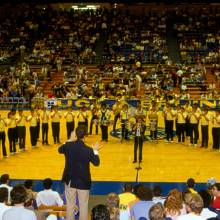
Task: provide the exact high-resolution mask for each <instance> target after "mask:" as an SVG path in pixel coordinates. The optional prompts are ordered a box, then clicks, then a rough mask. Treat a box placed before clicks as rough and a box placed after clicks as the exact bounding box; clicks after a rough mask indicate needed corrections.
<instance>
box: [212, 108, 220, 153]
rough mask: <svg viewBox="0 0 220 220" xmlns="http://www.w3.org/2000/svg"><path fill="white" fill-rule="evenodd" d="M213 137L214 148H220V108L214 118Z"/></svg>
mask: <svg viewBox="0 0 220 220" xmlns="http://www.w3.org/2000/svg"><path fill="white" fill-rule="evenodd" d="M212 123H213V128H212V138H213V150H219V147H220V110H217V111H216V112H215V115H214V117H213V119H212Z"/></svg>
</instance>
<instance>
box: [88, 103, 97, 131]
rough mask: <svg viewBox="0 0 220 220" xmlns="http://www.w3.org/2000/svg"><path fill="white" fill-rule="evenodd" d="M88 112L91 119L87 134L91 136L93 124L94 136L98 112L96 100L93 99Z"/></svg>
mask: <svg viewBox="0 0 220 220" xmlns="http://www.w3.org/2000/svg"><path fill="white" fill-rule="evenodd" d="M90 110H91V113H92V118H91V121H90V129H89V134H90V135H91V134H92V128H93V124H95V128H96V129H95V133H96V135H97V134H98V111H99V106H98V104H97V100H96V99H94V100H93V102H92V105H91V106H90Z"/></svg>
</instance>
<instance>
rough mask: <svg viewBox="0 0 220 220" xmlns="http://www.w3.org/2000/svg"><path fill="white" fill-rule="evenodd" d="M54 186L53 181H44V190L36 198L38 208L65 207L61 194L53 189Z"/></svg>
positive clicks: (48, 179)
mask: <svg viewBox="0 0 220 220" xmlns="http://www.w3.org/2000/svg"><path fill="white" fill-rule="evenodd" d="M52 184H53V181H52V179H50V178H46V179H45V180H44V181H43V185H44V190H43V191H40V192H39V193H38V194H37V197H36V202H37V207H38V208H40V207H42V206H59V207H61V206H63V200H62V199H61V198H60V195H59V193H58V192H56V191H53V190H52V189H51V187H52Z"/></svg>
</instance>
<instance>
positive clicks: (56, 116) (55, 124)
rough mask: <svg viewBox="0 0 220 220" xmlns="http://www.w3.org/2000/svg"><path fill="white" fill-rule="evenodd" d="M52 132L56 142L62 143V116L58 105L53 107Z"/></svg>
mask: <svg viewBox="0 0 220 220" xmlns="http://www.w3.org/2000/svg"><path fill="white" fill-rule="evenodd" d="M50 116H51V121H52V133H53V139H54V144H60V119H61V118H62V116H61V114H60V112H58V109H57V107H56V106H53V107H52V108H51V115H50Z"/></svg>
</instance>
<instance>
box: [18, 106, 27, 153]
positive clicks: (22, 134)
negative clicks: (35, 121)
mask: <svg viewBox="0 0 220 220" xmlns="http://www.w3.org/2000/svg"><path fill="white" fill-rule="evenodd" d="M18 114H19V115H18V117H17V119H16V124H17V132H18V142H19V148H20V150H25V140H26V127H25V122H26V116H24V115H23V110H19V111H18Z"/></svg>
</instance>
